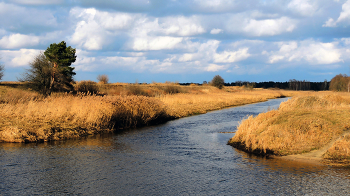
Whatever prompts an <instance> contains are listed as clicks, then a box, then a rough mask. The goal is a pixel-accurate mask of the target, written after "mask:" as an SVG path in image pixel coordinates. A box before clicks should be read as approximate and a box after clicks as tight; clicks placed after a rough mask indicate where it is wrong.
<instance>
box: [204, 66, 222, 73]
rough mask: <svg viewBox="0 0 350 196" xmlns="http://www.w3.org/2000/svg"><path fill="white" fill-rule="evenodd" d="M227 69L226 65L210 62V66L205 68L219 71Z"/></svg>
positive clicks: (210, 70)
mask: <svg viewBox="0 0 350 196" xmlns="http://www.w3.org/2000/svg"><path fill="white" fill-rule="evenodd" d="M225 69H226V68H225V66H224V65H217V64H209V66H208V67H206V68H205V70H206V71H209V72H217V71H220V70H225Z"/></svg>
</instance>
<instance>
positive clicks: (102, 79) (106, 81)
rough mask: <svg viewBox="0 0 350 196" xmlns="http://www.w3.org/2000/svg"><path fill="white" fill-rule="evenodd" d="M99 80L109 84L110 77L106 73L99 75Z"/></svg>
mask: <svg viewBox="0 0 350 196" xmlns="http://www.w3.org/2000/svg"><path fill="white" fill-rule="evenodd" d="M97 80H98V81H99V82H102V83H103V84H108V81H109V78H108V76H107V75H106V74H103V75H98V76H97Z"/></svg>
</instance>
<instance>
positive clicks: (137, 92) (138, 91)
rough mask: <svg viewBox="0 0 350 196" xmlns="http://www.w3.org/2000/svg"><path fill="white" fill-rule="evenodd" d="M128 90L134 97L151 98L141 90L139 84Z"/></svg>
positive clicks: (131, 86)
mask: <svg viewBox="0 0 350 196" xmlns="http://www.w3.org/2000/svg"><path fill="white" fill-rule="evenodd" d="M127 89H128V91H129V92H130V94H132V95H142V96H149V94H148V93H147V92H145V91H144V90H143V89H141V87H140V85H139V84H137V83H135V84H132V85H129V86H128V87H127Z"/></svg>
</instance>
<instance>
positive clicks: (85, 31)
mask: <svg viewBox="0 0 350 196" xmlns="http://www.w3.org/2000/svg"><path fill="white" fill-rule="evenodd" d="M70 15H71V17H73V18H76V19H77V20H78V22H77V24H76V27H75V31H74V33H73V35H72V36H71V42H72V43H74V44H77V45H78V46H79V47H82V48H84V49H87V50H100V49H102V48H103V46H104V45H106V44H107V43H108V40H109V38H112V37H113V36H115V34H118V30H123V29H126V28H128V27H129V25H130V23H131V22H132V21H133V19H134V16H132V15H130V14H126V13H109V12H101V11H98V10H96V9H94V8H89V9H81V8H74V9H71V11H70Z"/></svg>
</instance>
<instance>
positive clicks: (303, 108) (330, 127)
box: [228, 92, 350, 165]
mask: <svg viewBox="0 0 350 196" xmlns="http://www.w3.org/2000/svg"><path fill="white" fill-rule="evenodd" d="M349 128H350V95H349V94H347V93H334V92H322V93H321V92H320V93H312V94H310V95H308V96H296V97H294V98H292V99H291V100H288V101H287V102H284V103H282V104H281V106H280V107H279V109H278V110H272V111H269V112H266V113H262V114H259V115H258V116H256V117H252V116H250V117H249V118H248V119H246V120H244V121H242V123H241V125H240V126H239V127H238V130H237V132H236V134H235V136H234V137H233V138H231V139H230V141H229V142H228V143H229V144H230V145H232V146H234V147H236V148H239V149H241V150H244V151H247V152H250V153H255V154H263V155H275V156H284V158H287V159H303V160H310V161H319V162H323V163H327V164H332V165H349V163H350V131H349Z"/></svg>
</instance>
